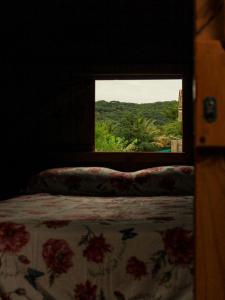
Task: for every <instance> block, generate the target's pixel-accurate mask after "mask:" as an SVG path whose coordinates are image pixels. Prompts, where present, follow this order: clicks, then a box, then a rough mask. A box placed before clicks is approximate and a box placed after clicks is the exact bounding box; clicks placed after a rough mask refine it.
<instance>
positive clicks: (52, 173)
mask: <svg viewBox="0 0 225 300" xmlns="http://www.w3.org/2000/svg"><path fill="white" fill-rule="evenodd" d="M193 171H194V168H193V167H191V166H166V167H156V168H149V169H144V170H140V171H136V172H120V171H116V170H112V169H108V168H102V167H76V168H58V169H49V170H46V171H43V172H41V173H39V174H37V175H35V176H34V177H33V178H32V180H31V182H30V183H29V185H28V189H27V191H28V193H50V194H62V195H92V196H163V195H193V192H194V178H193Z"/></svg>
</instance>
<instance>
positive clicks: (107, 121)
mask: <svg viewBox="0 0 225 300" xmlns="http://www.w3.org/2000/svg"><path fill="white" fill-rule="evenodd" d="M177 111H178V102H177V101H165V102H155V103H147V104H146V103H144V104H135V103H125V102H119V101H111V102H106V101H104V100H101V101H97V102H96V129H95V131H96V132H95V148H96V151H112V152H114V151H116V152H124V151H130V152H132V151H160V150H162V149H166V148H167V149H168V148H170V141H171V139H180V138H182V127H181V123H180V122H178V121H177Z"/></svg>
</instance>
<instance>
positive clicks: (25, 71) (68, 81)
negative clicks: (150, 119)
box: [0, 0, 192, 197]
mask: <svg viewBox="0 0 225 300" xmlns="http://www.w3.org/2000/svg"><path fill="white" fill-rule="evenodd" d="M7 5H8V6H7ZM1 22H2V28H3V33H2V41H1V42H2V45H3V49H2V50H3V64H2V67H1V74H2V80H1V82H2V83H3V84H2V89H1V94H2V95H1V99H2V108H1V120H0V122H1V124H0V133H1V148H2V155H1V158H0V160H1V166H2V172H3V174H4V178H5V179H4V181H3V182H2V187H1V191H0V194H1V195H2V197H5V196H6V195H9V194H12V193H14V192H15V191H18V190H20V189H21V187H22V186H23V185H24V183H25V182H26V180H27V178H28V177H29V176H30V174H32V173H34V172H36V171H37V170H41V169H43V168H45V167H48V166H51V163H50V158H49V155H48V153H50V152H51V151H54V150H56V149H57V151H59V152H60V151H75V152H76V151H92V149H93V140H92V137H93V135H92V130H93V126H92V123H93V93H94V92H93V91H94V86H93V80H92V79H93V74H101V73H105V72H106V73H107V72H109V73H110V72H111V73H113V72H117V73H130V72H133V73H135V72H136V71H135V70H138V72H141V70H145V72H148V70H151V68H152V66H154V70H155V69H157V65H161V66H165V68H166V66H168V65H169V66H172V68H173V66H174V68H175V69H176V66H179V68H181V69H182V68H184V69H185V70H187V69H190V70H191V66H192V1H190V0H183V1H180V0H169V1H164V0H151V1H150V0H148V1H147V0H143V1H139V2H138V1H127V0H126V1H125V0H118V1H115V0H110V1H87V0H86V1H85V0H83V1H76V2H75V1H62V0H61V1H60V0H58V1H55V2H54V5H50V4H48V3H46V2H44V3H40V2H38V1H31V3H30V4H29V5H27V4H26V5H25V4H23V3H22V4H21V3H16V4H15V5H14V6H13V7H12V6H10V4H6V7H5V9H4V13H3V16H2V18H1ZM136 66H138V67H137V68H136ZM131 70H133V71H131Z"/></svg>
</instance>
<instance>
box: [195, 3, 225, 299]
mask: <svg viewBox="0 0 225 300" xmlns="http://www.w3.org/2000/svg"><path fill="white" fill-rule="evenodd" d="M224 9H225V1H224V0H195V79H196V101H195V165H196V189H195V245H196V248H195V249H196V256H195V266H196V268H195V270H196V271H195V272H196V273H195V299H196V300H214V299H215V300H224V299H225V257H224V252H225V172H224V170H225V134H221V133H224V130H225V126H224V125H223V123H224V120H223V118H221V116H223V114H224V113H225V86H224V78H225V50H224V41H225V37H224V32H225V30H224ZM206 97H214V99H216V106H217V107H216V108H217V112H218V113H217V117H216V119H215V120H214V121H213V122H209V121H207V118H205V115H204V105H205V99H206Z"/></svg>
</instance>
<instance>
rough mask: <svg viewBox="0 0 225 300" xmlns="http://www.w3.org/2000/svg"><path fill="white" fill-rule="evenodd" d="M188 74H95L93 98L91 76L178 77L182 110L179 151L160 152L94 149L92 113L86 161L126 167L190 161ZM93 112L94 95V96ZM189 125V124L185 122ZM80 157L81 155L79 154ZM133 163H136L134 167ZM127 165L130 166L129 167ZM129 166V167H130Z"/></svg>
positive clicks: (116, 78)
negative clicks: (90, 147)
mask: <svg viewBox="0 0 225 300" xmlns="http://www.w3.org/2000/svg"><path fill="white" fill-rule="evenodd" d="M190 78H191V77H190V76H187V74H186V73H185V72H176V73H168V74H164V73H158V74H152V73H151V74H103V75H102V74H96V75H94V76H93V78H92V79H93V80H94V98H95V80H137V79H140V80H147V79H182V91H183V103H182V104H183V110H182V118H183V119H182V120H183V121H182V129H183V137H182V141H183V152H180V153H178V152H172V153H160V152H96V151H95V116H93V123H94V126H93V127H94V128H93V129H94V130H92V134H93V152H92V153H86V159H88V161H91V162H92V163H94V162H99V163H102V164H107V165H108V164H111V165H118V166H121V167H122V168H124V169H127V168H128V167H129V166H128V165H129V164H130V162H131V161H132V164H134V168H135V169H136V168H138V166H140V167H141V166H145V165H150V166H154V165H164V164H165V165H168V164H193V143H192V141H193V133H192V128H193V127H192V119H193V113H192V101H188V99H192V95H191V87H192V84H191V81H190ZM93 110H94V114H95V99H94V109H93ZM189 125H190V126H189ZM81 159H82V156H81ZM86 159H85V160H86ZM135 166H136V167H135ZM129 168H130V167H129ZM132 169H133V168H132Z"/></svg>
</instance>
